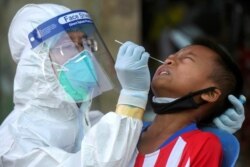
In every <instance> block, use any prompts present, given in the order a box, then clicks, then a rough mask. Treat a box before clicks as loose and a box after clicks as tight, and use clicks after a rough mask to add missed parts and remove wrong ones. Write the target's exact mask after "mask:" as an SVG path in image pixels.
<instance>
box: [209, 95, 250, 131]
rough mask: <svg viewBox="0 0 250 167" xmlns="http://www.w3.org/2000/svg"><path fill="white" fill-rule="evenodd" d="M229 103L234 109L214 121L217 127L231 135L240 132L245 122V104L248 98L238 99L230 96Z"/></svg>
mask: <svg viewBox="0 0 250 167" xmlns="http://www.w3.org/2000/svg"><path fill="white" fill-rule="evenodd" d="M228 99H229V101H230V102H231V103H232V104H233V106H234V108H229V109H227V110H226V111H225V113H223V114H222V115H220V116H219V117H216V118H215V119H214V120H213V123H214V124H215V126H216V127H217V128H219V129H222V130H225V131H227V132H229V133H231V134H233V133H235V132H236V131H237V130H239V129H240V128H241V126H242V124H243V122H244V120H245V110H244V106H243V104H244V103H245V102H246V97H245V96H243V95H241V96H240V98H239V99H237V98H236V97H235V96H233V95H229V96H228Z"/></svg>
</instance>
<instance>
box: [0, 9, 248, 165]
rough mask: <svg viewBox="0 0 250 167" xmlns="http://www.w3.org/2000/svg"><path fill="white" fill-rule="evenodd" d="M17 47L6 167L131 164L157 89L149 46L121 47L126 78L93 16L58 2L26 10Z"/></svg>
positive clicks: (4, 139) (13, 37)
mask: <svg viewBox="0 0 250 167" xmlns="http://www.w3.org/2000/svg"><path fill="white" fill-rule="evenodd" d="M9 45H10V50H11V54H12V57H13V59H14V61H15V62H16V63H17V71H16V76H15V81H14V103H15V108H14V110H13V111H12V112H11V113H10V115H9V116H8V117H7V118H6V119H5V121H4V122H3V123H2V125H1V129H0V134H1V142H0V156H1V160H0V166H5V167H12V166H19V167H24V166H25V167H26V166H30V167H39V166H42V167H44V166H53V167H54V166H74V167H77V166H108V167H112V166H124V167H126V166H128V162H129V161H130V159H131V156H132V155H131V154H132V153H133V152H134V149H135V147H136V144H137V141H138V138H139V135H140V132H141V127H142V122H141V119H142V116H143V112H144V110H145V106H146V103H147V96H148V91H149V87H150V76H149V70H148V65H147V62H148V57H149V55H148V53H147V52H145V50H144V48H143V47H140V46H138V45H136V44H134V43H131V42H126V43H125V44H124V45H123V46H122V47H121V48H120V50H119V56H118V57H117V60H116V65H115V67H116V74H117V76H118V78H119V81H118V80H117V79H116V75H115V70H114V68H113V67H114V63H113V60H112V58H111V56H110V53H109V52H108V50H107V48H106V46H105V45H104V43H103V41H102V39H101V37H100V36H99V34H98V32H97V30H96V28H95V25H94V23H93V20H92V19H91V18H90V16H89V14H88V13H87V12H86V11H84V10H73V11H72V10H70V9H68V8H66V7H64V6H60V5H55V4H28V5H25V6H24V7H23V8H21V9H20V10H19V11H18V12H17V14H16V15H15V17H14V18H13V20H12V22H11V25H10V29H9ZM119 82H120V85H121V87H122V89H121V91H120V89H119ZM116 96H119V98H118V102H117V100H115V98H114V97H116ZM235 103H236V104H234V105H235V109H236V110H234V109H231V110H230V111H231V112H233V113H235V112H238V111H239V112H240V113H241V114H239V115H240V116H239V115H237V118H236V120H237V121H230V123H233V124H234V123H235V122H237V123H238V124H239V125H241V124H242V122H243V120H244V109H243V108H242V104H241V103H240V102H239V100H237V99H235ZM115 106H116V109H115V112H109V113H107V114H105V115H104V116H103V117H102V118H101V119H100V120H99V118H100V116H101V115H102V113H101V112H103V113H105V112H108V111H112V110H114V107H115ZM238 108H239V109H238ZM100 111H101V112H100ZM225 117H227V118H228V119H231V117H230V115H225ZM234 118H235V117H234ZM239 118H241V119H239ZM228 119H226V123H227V122H228ZM219 120H220V123H221V125H222V126H223V127H226V128H228V127H229V128H230V127H232V126H231V124H230V125H228V124H225V120H222V119H219ZM221 120H222V121H221ZM233 120H234V119H233ZM83 136H84V137H83Z"/></svg>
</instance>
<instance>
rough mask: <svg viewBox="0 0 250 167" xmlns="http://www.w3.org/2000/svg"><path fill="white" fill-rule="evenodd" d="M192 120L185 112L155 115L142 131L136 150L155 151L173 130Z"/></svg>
mask: <svg viewBox="0 0 250 167" xmlns="http://www.w3.org/2000/svg"><path fill="white" fill-rule="evenodd" d="M194 122H195V121H194V120H193V119H192V116H190V114H189V115H188V114H186V113H174V114H173V113H172V114H164V115H156V117H155V119H154V121H153V122H152V124H151V125H150V126H149V127H148V128H147V130H146V131H145V132H143V133H142V135H141V138H140V140H139V142H138V150H139V151H140V152H141V153H144V154H146V153H151V152H153V151H156V150H157V149H158V148H159V146H160V145H161V144H162V143H163V142H165V141H166V140H167V139H168V138H169V137H171V136H172V135H173V134H174V133H175V132H177V131H178V130H180V129H182V128H184V127H186V126H187V125H189V124H191V123H194Z"/></svg>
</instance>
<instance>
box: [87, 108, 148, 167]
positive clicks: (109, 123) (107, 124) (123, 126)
mask: <svg viewBox="0 0 250 167" xmlns="http://www.w3.org/2000/svg"><path fill="white" fill-rule="evenodd" d="M131 114H132V115H131ZM142 114H143V110H142V109H139V108H135V107H132V106H125V105H120V106H118V107H117V110H116V113H114V112H110V113H108V114H106V115H105V116H103V117H102V119H101V120H100V121H99V122H98V123H97V124H95V125H94V126H93V127H92V128H91V130H90V131H89V132H88V133H87V134H86V135H85V137H84V140H83V142H82V159H83V160H84V164H85V165H84V166H107V167H112V166H114V167H117V166H119V167H122V166H124V167H126V166H128V163H129V162H130V159H131V158H132V154H133V152H134V150H135V148H136V145H137V142H138V139H139V136H140V133H141V128H142V121H141V116H142ZM128 115H129V116H128Z"/></svg>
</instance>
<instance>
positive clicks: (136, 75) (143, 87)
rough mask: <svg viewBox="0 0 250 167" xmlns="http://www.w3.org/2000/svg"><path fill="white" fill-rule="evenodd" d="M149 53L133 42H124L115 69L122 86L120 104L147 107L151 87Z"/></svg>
mask: <svg viewBox="0 0 250 167" xmlns="http://www.w3.org/2000/svg"><path fill="white" fill-rule="evenodd" d="M148 58H149V54H148V53H147V52H145V49H144V48H143V47H142V46H138V45H136V44H135V43H133V42H126V43H124V44H123V45H122V46H121V47H120V49H119V52H118V55H117V59H116V63H115V69H116V73H117V77H118V79H119V81H120V84H121V86H122V91H121V93H120V97H119V100H118V104H127V105H132V106H137V107H140V108H142V109H145V107H146V104H147V98H148V91H149V87H150V73H149V68H148Z"/></svg>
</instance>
